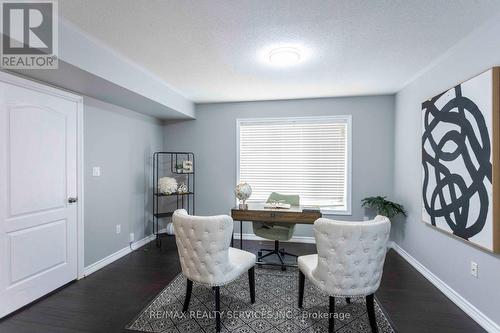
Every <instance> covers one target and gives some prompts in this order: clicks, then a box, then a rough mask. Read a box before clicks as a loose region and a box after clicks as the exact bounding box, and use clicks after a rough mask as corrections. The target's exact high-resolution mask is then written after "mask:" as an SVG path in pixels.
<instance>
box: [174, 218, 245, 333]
mask: <svg viewBox="0 0 500 333" xmlns="http://www.w3.org/2000/svg"><path fill="white" fill-rule="evenodd" d="M172 222H173V225H174V231H175V241H176V243H177V250H178V251H179V257H180V261H181V268H182V274H184V276H185V277H186V278H187V287H186V298H185V299H184V307H183V311H184V312H186V311H187V309H188V306H189V301H190V299H191V292H192V288H193V281H194V282H200V283H204V284H207V285H209V286H211V287H213V289H214V290H215V311H216V312H215V313H216V325H217V332H219V331H220V291H219V287H220V286H223V285H226V284H228V283H229V282H231V281H233V280H235V279H236V278H238V277H239V276H240V275H241V274H242V273H244V272H245V271H248V281H249V284H250V299H251V302H252V303H255V272H254V266H255V254H253V253H250V252H246V251H242V250H239V249H235V248H232V247H229V243H230V242H231V236H232V234H233V219H232V218H231V217H229V216H227V215H218V216H192V215H188V213H187V212H186V210H184V209H178V210H176V211H175V212H174V214H173V216H172Z"/></svg>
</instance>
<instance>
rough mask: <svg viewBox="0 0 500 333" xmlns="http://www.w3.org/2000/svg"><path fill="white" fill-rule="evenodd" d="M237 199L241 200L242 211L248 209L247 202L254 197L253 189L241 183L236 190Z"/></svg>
mask: <svg viewBox="0 0 500 333" xmlns="http://www.w3.org/2000/svg"><path fill="white" fill-rule="evenodd" d="M234 194H235V195H236V198H238V199H239V200H240V206H239V208H240V209H246V208H247V207H248V206H247V204H246V200H247V199H248V198H250V196H251V195H252V187H251V186H250V185H248V183H239V184H238V185H236V188H235V189H234Z"/></svg>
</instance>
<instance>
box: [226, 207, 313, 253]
mask: <svg viewBox="0 0 500 333" xmlns="http://www.w3.org/2000/svg"><path fill="white" fill-rule="evenodd" d="M303 209H307V208H304V207H303V206H292V207H291V208H290V209H269V208H264V204H263V203H262V204H257V203H251V204H248V209H239V208H238V207H236V208H233V209H231V217H232V218H233V220H235V221H240V249H243V221H249V222H280V223H293V224H313V223H314V221H316V220H317V219H319V218H320V217H321V216H322V215H321V212H320V211H319V210H318V211H305V212H304V211H303ZM233 243H234V239H233V238H231V246H232V245H233Z"/></svg>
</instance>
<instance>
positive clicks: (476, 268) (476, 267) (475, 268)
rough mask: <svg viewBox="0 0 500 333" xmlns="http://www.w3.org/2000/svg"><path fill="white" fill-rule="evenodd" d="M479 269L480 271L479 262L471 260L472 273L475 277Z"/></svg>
mask: <svg viewBox="0 0 500 333" xmlns="http://www.w3.org/2000/svg"><path fill="white" fill-rule="evenodd" d="M478 271H479V266H478V265H477V262H474V261H471V262H470V275H472V276H473V277H475V278H476V279H477V275H478Z"/></svg>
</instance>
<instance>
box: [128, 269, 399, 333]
mask: <svg viewBox="0 0 500 333" xmlns="http://www.w3.org/2000/svg"><path fill="white" fill-rule="evenodd" d="M185 288H186V279H185V278H184V277H183V276H182V275H181V274H179V275H178V276H177V277H176V278H175V279H174V280H173V281H172V282H171V283H170V284H168V286H167V287H166V288H165V289H163V291H162V292H161V293H160V294H159V295H158V296H157V297H156V298H155V299H154V300H153V301H152V302H151V303H150V304H149V305H148V306H147V307H146V308H145V309H144V310H143V311H142V312H141V313H140V314H139V315H138V316H137V317H136V318H135V319H134V320H133V321H132V322H131V323H130V324H129V325H128V326H127V327H126V328H127V329H129V330H135V331H142V332H164V333H173V332H175V333H188V332H215V314H214V309H215V300H214V293H213V291H212V289H211V288H210V287H207V286H204V285H201V284H197V283H194V285H193V293H192V296H191V303H190V306H189V310H188V312H187V313H186V314H183V313H182V311H181V310H182V304H183V302H184V295H185ZM297 289H298V270H297V269H296V268H288V269H287V271H285V272H283V271H281V270H280V269H279V268H274V267H269V266H268V267H256V270H255V290H256V300H255V303H254V304H251V303H250V291H249V286H248V276H247V275H246V274H244V275H243V276H241V277H240V278H239V279H237V280H236V281H234V282H232V283H230V284H228V285H226V286H224V287H221V289H220V293H221V295H220V297H221V298H220V300H221V315H222V327H221V332H238V333H261V332H266V333H280V332H283V333H296V332H297V333H298V332H317V333H320V332H328V296H326V295H324V294H323V293H321V291H319V290H318V289H317V288H316V287H314V286H313V285H312V283H310V282H309V281H307V279H306V283H305V290H304V307H303V309H299V308H298V307H297V298H298V290H297ZM335 308H336V311H335V316H334V318H335V332H339V333H348V332H360V333H365V332H371V329H370V325H369V322H368V315H367V312H366V305H365V300H364V298H353V299H352V300H351V304H347V303H346V301H345V300H344V299H342V298H338V299H336V303H335ZM375 311H376V316H377V324H378V327H379V332H383V333H390V332H394V330H393V328H392V327H391V325H390V323H389V321H388V319H387V317H386V316H385V314H384V312H383V311H382V310H381V309H380V306H379V304H378V303H377V302H376V304H375Z"/></svg>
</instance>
